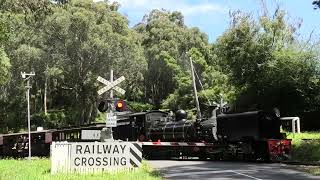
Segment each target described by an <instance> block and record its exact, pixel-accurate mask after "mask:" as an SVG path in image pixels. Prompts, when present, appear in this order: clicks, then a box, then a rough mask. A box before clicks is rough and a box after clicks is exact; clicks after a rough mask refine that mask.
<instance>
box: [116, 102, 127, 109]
mask: <svg viewBox="0 0 320 180" xmlns="http://www.w3.org/2000/svg"><path fill="white" fill-rule="evenodd" d="M115 107H116V110H117V111H123V110H124V109H125V107H126V104H125V102H124V101H122V100H119V101H116V102H115Z"/></svg>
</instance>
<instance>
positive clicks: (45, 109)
mask: <svg viewBox="0 0 320 180" xmlns="http://www.w3.org/2000/svg"><path fill="white" fill-rule="evenodd" d="M47 83H48V76H47V75H46V80H45V82H44V95H43V96H44V97H43V109H44V114H45V115H47Z"/></svg>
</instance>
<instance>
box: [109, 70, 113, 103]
mask: <svg viewBox="0 0 320 180" xmlns="http://www.w3.org/2000/svg"><path fill="white" fill-rule="evenodd" d="M110 82H111V84H112V83H113V70H112V69H111V72H110ZM110 99H113V90H112V89H111V90H110Z"/></svg>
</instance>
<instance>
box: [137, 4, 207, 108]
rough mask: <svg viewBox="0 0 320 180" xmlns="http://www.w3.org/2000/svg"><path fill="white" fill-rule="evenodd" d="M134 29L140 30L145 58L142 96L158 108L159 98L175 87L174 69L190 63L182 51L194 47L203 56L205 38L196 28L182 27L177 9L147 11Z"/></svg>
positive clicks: (184, 67)
mask: <svg viewBox="0 0 320 180" xmlns="http://www.w3.org/2000/svg"><path fill="white" fill-rule="evenodd" d="M135 29H136V31H137V32H139V33H140V34H141V38H142V45H143V47H144V49H145V58H146V59H147V62H148V70H147V72H146V74H145V77H146V79H145V84H146V90H147V91H146V98H147V99H150V101H151V102H152V103H153V104H154V105H155V107H156V108H160V107H161V103H162V101H163V100H164V99H166V98H167V97H169V95H170V94H171V93H173V92H174V91H175V89H176V88H177V83H178V81H179V80H177V78H176V73H177V71H182V72H183V71H186V70H188V69H189V67H190V66H189V65H188V61H189V59H188V56H187V55H186V52H187V51H189V49H190V48H192V47H195V48H198V49H199V51H200V52H201V53H203V55H204V56H207V55H208V54H209V53H208V51H209V44H208V39H207V36H206V35H205V34H204V33H202V32H200V31H199V30H198V29H197V28H188V27H186V26H185V25H184V21H183V16H182V14H181V13H179V12H169V11H165V10H162V11H160V10H153V11H151V12H150V14H148V15H146V16H145V17H144V19H143V21H142V22H141V23H140V24H138V25H136V26H135ZM171 68H172V69H171Z"/></svg>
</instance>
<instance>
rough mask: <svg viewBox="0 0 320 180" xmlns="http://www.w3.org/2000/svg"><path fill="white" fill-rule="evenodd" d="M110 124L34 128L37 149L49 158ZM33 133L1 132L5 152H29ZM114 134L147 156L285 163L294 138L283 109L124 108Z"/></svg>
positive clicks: (34, 148) (2, 152)
mask: <svg viewBox="0 0 320 180" xmlns="http://www.w3.org/2000/svg"><path fill="white" fill-rule="evenodd" d="M104 127H105V124H104V123H100V124H99V123H96V124H90V125H86V126H81V127H69V128H65V129H50V130H42V131H35V132H32V133H31V134H32V136H31V138H32V139H31V142H32V153H33V155H38V156H49V152H50V143H51V142H52V141H99V140H100V139H101V136H100V134H99V132H100V130H101V129H103V128H104ZM90 132H91V133H96V135H95V136H92V135H90ZM86 133H89V135H88V134H86ZM27 137H28V135H27V133H17V134H8V135H0V156H26V155H27V151H28V149H27V148H28V145H27V142H28V141H27ZM113 137H114V139H116V140H123V141H140V142H141V143H142V145H143V155H144V157H145V158H161V159H168V158H172V157H186V156H188V157H199V158H201V159H207V158H210V159H235V158H236V159H245V160H268V161H281V160H283V159H286V158H288V157H289V156H290V152H291V140H290V139H286V138H285V137H284V135H283V134H282V133H280V114H279V111H251V112H244V113H236V114H235V113H233V114H225V113H219V108H215V109H214V110H213V111H212V116H211V117H210V118H203V119H198V120H196V121H192V120H187V114H186V112H185V111H183V110H179V111H177V112H176V114H175V116H174V115H172V114H171V113H167V112H163V111H149V112H140V113H131V112H121V113H118V115H117V127H116V128H113Z"/></svg>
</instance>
